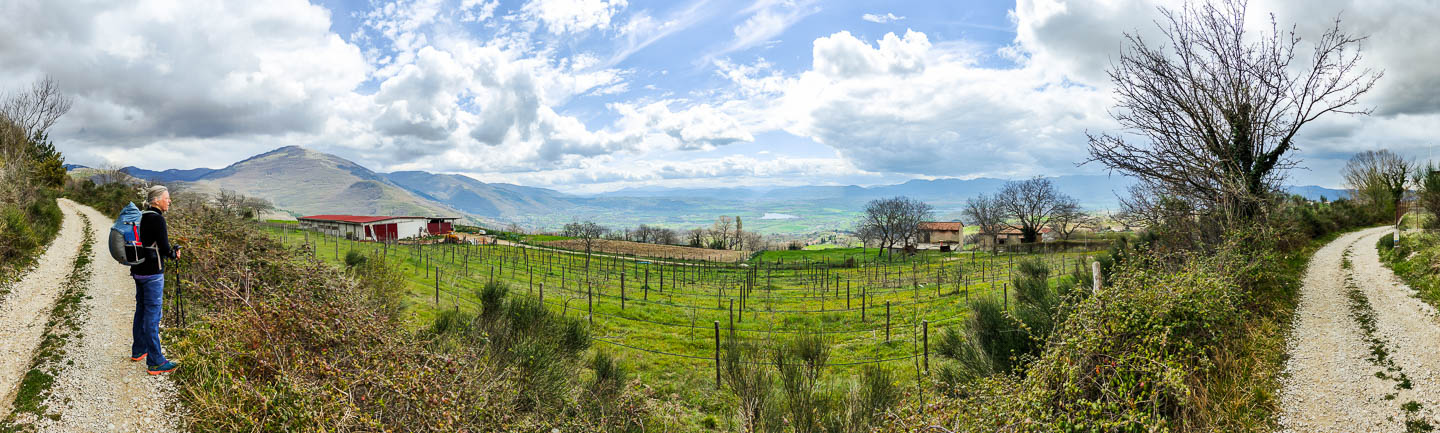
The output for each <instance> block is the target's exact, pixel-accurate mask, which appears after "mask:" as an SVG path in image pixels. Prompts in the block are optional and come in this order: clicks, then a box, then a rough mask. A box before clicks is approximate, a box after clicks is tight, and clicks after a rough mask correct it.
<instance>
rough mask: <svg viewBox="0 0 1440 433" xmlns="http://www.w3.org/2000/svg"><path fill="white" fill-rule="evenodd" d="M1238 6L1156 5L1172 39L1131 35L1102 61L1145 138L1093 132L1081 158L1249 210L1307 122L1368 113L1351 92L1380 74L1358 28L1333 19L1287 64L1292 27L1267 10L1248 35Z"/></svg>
mask: <svg viewBox="0 0 1440 433" xmlns="http://www.w3.org/2000/svg"><path fill="white" fill-rule="evenodd" d="M1245 11H1246V2H1245V0H1222V1H1220V2H1219V3H1218V4H1216V3H1210V2H1207V3H1205V4H1203V5H1199V6H1195V5H1190V4H1187V5H1186V6H1185V7H1184V8H1183V9H1182V10H1180V11H1179V12H1175V11H1172V10H1169V9H1165V8H1161V9H1160V12H1161V14H1162V15H1163V16H1164V20H1163V21H1162V22H1161V23H1159V24H1160V27H1161V28H1160V30H1161V32H1162V33H1163V34H1164V35H1165V37H1166V39H1167V41H1166V42H1168V43H1164V44H1160V45H1155V44H1152V43H1150V42H1148V41H1146V40H1143V39H1142V38H1141V37H1139V36H1137V35H1134V34H1129V33H1127V34H1126V35H1125V38H1126V40H1127V41H1129V45H1130V47H1129V48H1128V49H1127V51H1126V52H1125V53H1123V54H1122V55H1121V56H1120V60H1119V62H1118V63H1117V64H1115V65H1113V66H1112V67H1111V70H1110V71H1109V75H1110V80H1111V81H1113V82H1114V84H1115V87H1116V93H1117V95H1116V96H1117V99H1118V101H1119V103H1118V105H1117V107H1116V110H1114V111H1112V112H1111V116H1112V117H1114V118H1115V120H1116V121H1118V122H1119V123H1120V125H1121V126H1123V127H1124V128H1125V129H1126V132H1128V133H1133V134H1136V135H1139V136H1141V137H1143V138H1145V139H1146V140H1145V141H1147V142H1146V143H1140V142H1137V141H1136V140H1127V139H1126V138H1124V137H1122V136H1121V135H1110V134H1101V135H1093V134H1092V135H1089V139H1090V159H1089V160H1088V161H1087V162H1089V161H1098V162H1100V163H1102V164H1104V165H1105V166H1106V167H1108V168H1109V169H1110V170H1112V171H1120V172H1122V173H1125V174H1129V175H1132V176H1135V177H1137V178H1139V179H1140V181H1141V182H1142V183H1144V184H1146V185H1147V187H1148V188H1147V190H1148V191H1154V192H1159V193H1161V194H1163V195H1165V196H1167V197H1170V198H1173V199H1176V200H1182V201H1185V202H1188V203H1190V205H1191V207H1192V208H1193V209H1194V210H1195V211H1196V212H1204V213H1211V214H1219V215H1218V216H1219V217H1220V218H1223V219H1225V220H1244V219H1248V218H1250V217H1253V216H1255V215H1257V214H1258V213H1259V211H1260V210H1261V209H1262V205H1263V204H1264V203H1265V198H1266V196H1267V195H1268V194H1270V193H1271V192H1272V191H1275V190H1276V189H1277V186H1278V183H1279V180H1280V178H1281V174H1282V173H1283V172H1284V171H1285V170H1286V169H1288V168H1290V167H1293V166H1294V165H1295V161H1294V160H1293V159H1291V158H1290V157H1289V154H1290V153H1292V151H1293V150H1294V146H1295V142H1294V139H1295V137H1296V134H1297V133H1298V132H1299V131H1300V129H1301V128H1302V127H1304V126H1305V125H1306V124H1308V123H1310V122H1311V121H1314V120H1315V119H1317V118H1319V117H1320V116H1322V115H1324V114H1327V113H1331V112H1334V113H1347V114H1368V113H1369V112H1370V110H1368V109H1359V108H1355V105H1356V101H1357V100H1358V98H1359V97H1360V95H1362V94H1364V93H1366V92H1368V91H1369V90H1370V89H1371V88H1372V87H1373V86H1374V84H1375V81H1376V80H1378V79H1379V78H1380V76H1381V75H1383V73H1382V72H1376V71H1372V70H1369V69H1361V67H1360V63H1359V61H1360V55H1359V44H1360V42H1361V41H1363V40H1364V39H1365V38H1364V37H1357V36H1352V35H1349V34H1346V33H1343V32H1341V31H1340V21H1339V19H1338V18H1337V19H1336V20H1335V22H1334V25H1333V26H1331V27H1330V28H1329V29H1328V30H1327V31H1326V32H1325V33H1324V34H1323V35H1321V36H1320V38H1319V40H1317V41H1316V42H1315V44H1314V52H1313V55H1312V56H1311V58H1310V63H1309V64H1306V65H1303V67H1300V66H1301V65H1295V66H1294V67H1292V65H1291V62H1292V61H1293V60H1294V59H1295V53H1296V49H1297V47H1298V46H1299V43H1300V38H1299V37H1298V36H1297V35H1296V34H1295V31H1294V29H1293V27H1292V29H1290V30H1289V31H1281V29H1280V28H1279V26H1278V25H1277V24H1275V22H1274V19H1273V18H1272V20H1271V21H1272V22H1271V26H1270V29H1269V31H1268V32H1265V33H1264V34H1261V35H1259V37H1258V38H1251V37H1247V36H1246V34H1245ZM1171 51H1173V53H1172V52H1171Z"/></svg>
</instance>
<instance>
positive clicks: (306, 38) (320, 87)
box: [0, 0, 368, 150]
mask: <svg viewBox="0 0 1440 433" xmlns="http://www.w3.org/2000/svg"><path fill="white" fill-rule="evenodd" d="M256 23H263V24H264V25H263V26H258V25H253V24H256ZM329 24H330V22H329V13H328V11H326V10H325V9H323V8H320V7H317V6H313V5H310V4H308V3H305V2H303V1H285V0H271V1H257V2H242V3H230V2H187V3H186V7H183V8H177V7H173V6H172V5H168V4H166V3H164V2H158V1H141V2H104V1H96V2H46V1H27V0H18V1H10V2H4V4H3V5H0V27H4V28H6V29H8V30H7V32H11V34H12V37H10V38H7V42H4V43H0V71H3V72H4V73H5V74H6V75H8V76H11V77H16V78H17V79H22V80H23V79H26V77H30V78H33V77H35V76H38V75H39V74H50V75H52V76H54V77H55V78H56V79H57V80H58V81H59V82H60V83H61V84H62V86H64V88H65V90H66V91H67V92H68V93H70V94H72V95H74V96H75V98H76V103H75V107H74V109H73V110H72V111H71V112H70V114H68V115H67V116H66V117H64V118H63V119H62V123H61V125H60V126H59V127H58V128H59V129H57V130H56V131H55V134H54V135H55V136H56V137H57V138H61V137H63V140H62V141H61V148H62V150H76V149H78V148H82V147H87V146H106V147H110V148H122V147H136V146H141V145H144V144H146V143H148V142H150V141H151V140H153V139H155V138H156V137H200V138H205V137H220V136H231V135H281V134H286V133H291V132H313V131H315V130H318V129H319V127H320V126H321V125H322V124H323V123H324V121H325V118H326V114H327V111H328V108H327V107H329V106H330V104H332V103H333V101H334V100H335V99H336V98H339V97H342V96H343V95H344V94H346V93H348V92H349V91H350V90H351V89H353V88H354V87H355V86H356V85H358V84H359V83H360V82H361V81H362V80H363V79H364V77H365V72H366V70H367V69H368V66H367V65H366V64H365V62H364V61H363V58H362V57H361V55H360V51H359V49H358V48H357V47H355V46H353V45H350V44H348V43H346V42H345V41H343V40H341V39H340V38H339V37H338V36H336V35H335V34H333V33H330V31H329ZM15 35H26V37H23V38H20V37H14V36H15ZM215 35H224V36H223V37H216V36H215ZM17 81H18V80H17Z"/></svg>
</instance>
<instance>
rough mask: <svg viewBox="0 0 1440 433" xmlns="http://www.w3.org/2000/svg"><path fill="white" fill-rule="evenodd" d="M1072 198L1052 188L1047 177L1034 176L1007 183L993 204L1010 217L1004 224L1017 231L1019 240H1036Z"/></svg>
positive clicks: (1053, 186) (1052, 184)
mask: <svg viewBox="0 0 1440 433" xmlns="http://www.w3.org/2000/svg"><path fill="white" fill-rule="evenodd" d="M1074 202H1075V199H1073V198H1070V196H1068V195H1065V194H1063V193H1061V192H1060V191H1057V190H1056V189H1055V183H1054V182H1051V181H1050V179H1046V178H1043V177H1035V178H1032V179H1030V180H1024V181H1011V182H1006V183H1005V187H1004V188H1001V189H1000V193H999V194H996V195H995V205H996V206H999V207H1000V210H1001V211H1002V212H1003V215H1005V217H1006V219H1008V220H1009V222H1008V223H1007V224H1009V225H1010V226H1011V227H1014V228H1015V229H1016V230H1020V242H1024V243H1029V242H1035V241H1036V240H1037V239H1038V238H1039V235H1040V229H1041V228H1044V227H1045V223H1046V222H1049V221H1050V218H1051V217H1053V216H1054V215H1055V213H1056V212H1057V211H1060V210H1061V209H1062V208H1063V207H1065V206H1068V205H1070V204H1072V203H1074Z"/></svg>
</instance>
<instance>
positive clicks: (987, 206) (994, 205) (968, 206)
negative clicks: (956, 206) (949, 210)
mask: <svg viewBox="0 0 1440 433" xmlns="http://www.w3.org/2000/svg"><path fill="white" fill-rule="evenodd" d="M960 213H961V214H962V215H964V216H965V219H966V220H969V221H968V223H969V224H970V225H972V226H975V227H978V228H980V233H979V235H980V236H981V237H983V238H986V239H989V240H990V246H991V248H994V246H995V242H996V236H999V235H1000V230H1004V229H1005V211H1004V210H1002V209H1001V208H1000V204H999V203H998V202H996V201H995V199H994V198H991V197H990V196H987V195H985V194H980V196H979V197H974V198H970V199H968V200H965V207H964V208H963V209H961V211H960Z"/></svg>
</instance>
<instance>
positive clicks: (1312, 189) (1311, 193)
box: [1285, 185, 1350, 200]
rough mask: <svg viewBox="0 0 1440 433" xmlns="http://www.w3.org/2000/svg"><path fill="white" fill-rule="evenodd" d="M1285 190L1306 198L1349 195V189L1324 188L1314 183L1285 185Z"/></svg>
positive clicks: (1315, 198)
mask: <svg viewBox="0 0 1440 433" xmlns="http://www.w3.org/2000/svg"><path fill="white" fill-rule="evenodd" d="M1285 192H1287V193H1290V194H1294V195H1299V196H1301V197H1305V199H1306V200H1320V198H1321V197H1324V198H1325V199H1328V200H1335V199H1340V198H1346V197H1350V190H1345V189H1334V188H1325V187H1321V186H1315V185H1305V186H1287V187H1285Z"/></svg>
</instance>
